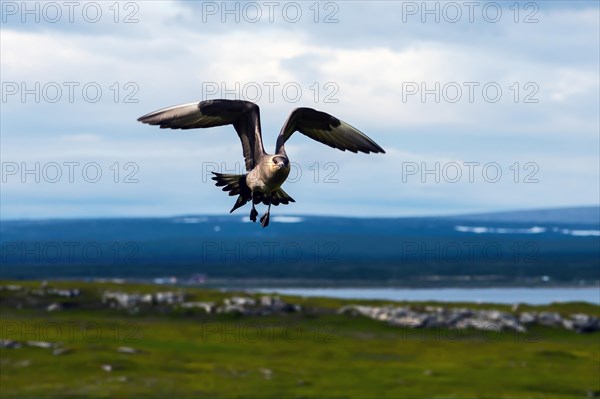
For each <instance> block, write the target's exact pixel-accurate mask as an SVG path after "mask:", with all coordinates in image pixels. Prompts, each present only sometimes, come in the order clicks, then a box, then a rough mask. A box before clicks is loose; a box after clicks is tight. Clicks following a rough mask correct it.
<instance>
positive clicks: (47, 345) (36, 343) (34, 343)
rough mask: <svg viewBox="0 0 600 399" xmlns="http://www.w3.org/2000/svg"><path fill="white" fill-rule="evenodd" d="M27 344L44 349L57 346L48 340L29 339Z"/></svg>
mask: <svg viewBox="0 0 600 399" xmlns="http://www.w3.org/2000/svg"><path fill="white" fill-rule="evenodd" d="M27 345H28V346H34V347H37V348H44V349H51V348H54V347H55V346H56V345H55V344H54V343H52V342H47V341H27Z"/></svg>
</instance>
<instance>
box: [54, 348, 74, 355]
mask: <svg viewBox="0 0 600 399" xmlns="http://www.w3.org/2000/svg"><path fill="white" fill-rule="evenodd" d="M70 352H71V349H69V348H56V349H54V350H53V351H52V354H53V355H54V356H60V355H64V354H65V353H70Z"/></svg>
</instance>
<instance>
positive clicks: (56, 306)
mask: <svg viewBox="0 0 600 399" xmlns="http://www.w3.org/2000/svg"><path fill="white" fill-rule="evenodd" d="M57 310H62V305H61V304H60V303H56V302H54V303H51V304H50V305H48V307H47V308H46V311H47V312H55V311H57Z"/></svg>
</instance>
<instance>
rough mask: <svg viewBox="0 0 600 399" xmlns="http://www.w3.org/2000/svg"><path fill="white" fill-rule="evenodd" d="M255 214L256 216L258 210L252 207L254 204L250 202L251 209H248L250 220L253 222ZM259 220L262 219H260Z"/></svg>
mask: <svg viewBox="0 0 600 399" xmlns="http://www.w3.org/2000/svg"><path fill="white" fill-rule="evenodd" d="M257 216H258V211H257V210H256V208H255V207H254V204H252V210H251V211H250V220H252V221H253V222H256V217H257ZM261 221H262V219H261Z"/></svg>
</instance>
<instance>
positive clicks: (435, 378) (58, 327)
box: [0, 282, 600, 399]
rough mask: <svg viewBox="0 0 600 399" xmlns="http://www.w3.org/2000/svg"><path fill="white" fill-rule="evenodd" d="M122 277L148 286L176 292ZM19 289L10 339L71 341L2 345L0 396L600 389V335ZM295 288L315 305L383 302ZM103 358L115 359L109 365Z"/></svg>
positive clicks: (211, 295) (306, 303)
mask: <svg viewBox="0 0 600 399" xmlns="http://www.w3.org/2000/svg"><path fill="white" fill-rule="evenodd" d="M18 284H24V283H21V282H19V283H18ZM27 284H30V285H32V286H39V283H35V282H31V283H27ZM52 286H61V287H68V286H73V287H79V288H82V293H83V294H82V297H81V302H82V303H86V301H89V302H90V303H91V301H92V299H93V297H94V295H97V294H98V293H99V292H100V291H101V290H104V289H106V288H107V287H108V286H109V285H108V284H99V283H94V284H92V283H80V282H69V283H52ZM115 287H118V289H119V290H131V291H139V292H151V291H157V290H165V289H166V288H165V287H157V286H139V285H118V286H115ZM185 290H186V292H188V293H190V295H192V296H193V297H194V299H196V300H218V299H222V298H224V297H226V296H231V294H225V293H222V292H219V291H215V290H202V289H188V288H185ZM9 295H11V294H10V293H8V292H6V291H1V292H0V299H1V300H2V302H1V305H0V306H1V307H0V309H1V327H2V328H1V330H0V332H1V337H2V338H4V339H13V340H48V341H60V342H62V343H63V346H64V347H65V348H68V349H69V351H68V352H66V353H63V354H60V355H54V354H53V351H52V349H46V348H37V347H28V346H23V347H22V348H19V349H2V350H1V351H0V397H1V398H2V399H4V398H46V397H56V398H73V397H82V398H83V397H93V398H115V397H118V398H133V397H157V398H199V397H211V398H212V397H219V398H220V397H222V398H230V397H253V398H263V397H268V398H283V397H285V398H313V397H314V398H317V397H318V398H321V397H331V398H343V397H357V398H585V397H588V396H593V395H600V334H599V333H593V334H577V333H574V332H571V331H567V330H562V329H554V328H536V329H531V330H530V331H529V332H528V333H526V334H517V333H514V332H502V333H493V332H482V331H476V330H462V331H458V330H445V329H429V330H413V329H405V328H397V327H392V326H389V325H387V324H385V323H381V322H377V321H373V320H369V319H366V318H362V317H350V316H342V315H337V314H334V313H333V312H327V311H319V312H313V313H309V314H290V315H285V316H264V317H259V316H255V317H240V316H237V317H236V316H232V315H205V314H202V313H201V312H182V311H177V312H170V313H164V314H161V313H160V312H154V313H149V312H141V313H139V314H134V315H131V314H127V313H126V312H124V311H121V310H107V309H86V307H85V306H80V307H77V308H73V309H67V310H62V311H58V312H51V313H49V312H46V311H45V310H43V309H32V308H28V307H24V308H23V309H15V308H13V307H12V306H7V305H6V304H7V302H6V299H7V297H8V296H9ZM286 299H287V300H288V301H289V302H293V303H300V304H301V305H302V306H303V307H305V308H311V307H314V308H319V309H334V308H337V307H339V306H341V305H343V304H347V303H367V302H368V303H376V302H375V301H352V302H350V301H344V300H334V299H319V298H316V299H306V300H303V299H301V298H292V297H287V298H286ZM419 305H422V304H419ZM453 306H461V305H460V304H456V305H453ZM462 306H464V304H463V305H462ZM469 306H471V307H489V308H494V309H502V310H506V309H507V308H506V307H503V306H500V305H477V306H475V305H469ZM531 308H533V307H531ZM535 309H536V310H542V309H543V310H546V309H548V310H555V311H559V312H561V313H564V314H570V313H574V312H583V313H588V314H595V315H598V313H599V310H600V309H599V308H598V307H597V306H594V305H589V304H563V305H550V306H545V307H537V308H535ZM122 346H127V347H132V348H135V349H136V350H138V351H139V352H138V353H134V354H127V353H119V352H118V351H117V348H119V347H122ZM103 365H110V366H111V368H112V370H111V371H105V370H103V369H102V367H103Z"/></svg>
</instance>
